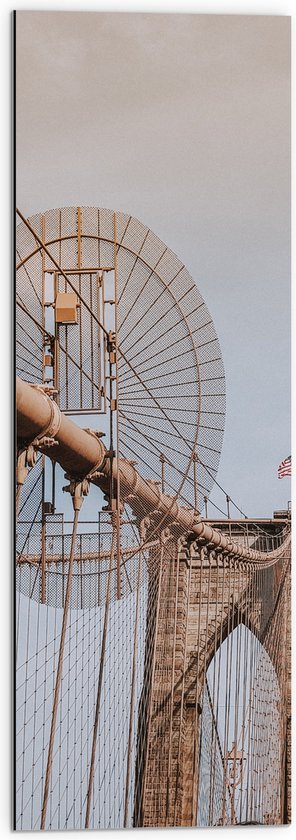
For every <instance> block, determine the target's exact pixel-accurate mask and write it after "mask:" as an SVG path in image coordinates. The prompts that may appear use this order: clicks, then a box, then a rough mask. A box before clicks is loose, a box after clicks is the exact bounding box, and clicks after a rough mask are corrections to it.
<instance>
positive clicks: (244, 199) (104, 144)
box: [16, 12, 290, 516]
mask: <svg viewBox="0 0 296 840" xmlns="http://www.w3.org/2000/svg"><path fill="white" fill-rule="evenodd" d="M289 74H290V19H289V18H288V17H273V16H270V17H265V16H262V17H260V16H243V15H236V16H233V15H229V16H226V15H218V16H216V15H214V16H213V15H164V14H161V15H153V14H151V15H149V14H118V13H116V14H103V13H85V12H84V13H83V12H73V13H72V12H60V13H58V12H40V13H39V12H33V13H32V12H18V13H17V102H16V116H17V201H18V205H19V207H20V209H21V210H22V212H23V213H24V214H25V215H27V216H30V215H32V214H34V213H38V212H41V211H43V210H46V209H48V208H50V207H59V206H66V205H72V204H73V205H78V204H79V205H84V204H85V205H94V206H103V207H110V208H112V209H116V210H122V211H124V212H128V213H130V214H132V215H133V216H136V217H137V218H139V219H140V220H141V221H142V222H143V223H144V224H146V225H148V226H149V227H150V228H151V229H152V230H153V231H154V232H155V233H156V234H157V235H158V236H159V237H160V238H161V239H163V241H164V242H165V243H166V244H167V245H168V246H169V247H170V248H172V250H173V251H175V252H176V253H177V254H178V256H179V257H180V258H181V259H182V261H183V262H184V263H185V265H186V267H187V268H188V269H189V271H190V272H191V274H192V276H193V278H194V280H195V282H196V284H197V286H198V288H199V289H200V291H201V293H202V295H203V297H204V299H205V302H206V304H207V306H208V307H209V310H210V312H211V315H212V317H213V320H214V323H215V326H216V330H217V333H218V337H219V339H220V344H221V349H222V355H223V359H224V366H225V372H226V386H227V413H226V428H225V437H224V444H223V449H222V456H221V462H220V468H219V472H218V480H219V482H220V483H221V484H222V485H223V487H225V489H226V490H227V491H228V493H230V494H231V495H232V496H233V498H234V499H235V501H236V502H237V503H238V504H240V505H242V507H243V509H244V510H245V511H246V512H247V513H248V514H249V515H251V516H270V515H272V512H273V510H274V509H276V508H282V507H286V503H287V500H288V499H290V480H289V479H288V478H285V479H283V480H282V481H279V480H278V478H277V467H278V464H279V463H280V462H281V461H282V460H283V458H285V457H286V456H287V455H289V454H290V400H289V397H290V393H289V392H290V345H289V341H290V297H289V295H290V255H289V250H290V241H289V240H290V220H289V212H290V206H289V205H290V170H289V161H290V126H289V104H290V89H289ZM213 498H215V499H216V501H217V502H218V503H219V504H221V502H222V499H221V496H220V495H219V494H218V495H216V494H215V496H213Z"/></svg>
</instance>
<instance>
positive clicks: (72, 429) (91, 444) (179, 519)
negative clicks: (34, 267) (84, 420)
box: [16, 379, 290, 565]
mask: <svg viewBox="0 0 296 840" xmlns="http://www.w3.org/2000/svg"><path fill="white" fill-rule="evenodd" d="M16 397H17V435H18V443H21V444H22V445H24V444H25V443H28V444H29V443H30V442H32V441H33V440H34V439H36V437H37V438H38V436H39V438H40V436H41V437H42V436H43V435H44V434H47V435H50V433H51V435H52V436H53V437H54V438H55V440H56V441H57V442H58V446H53V447H50V448H49V449H46V450H45V451H46V454H47V455H48V456H49V458H51V460H53V461H57V462H58V463H59V464H60V465H61V466H62V467H63V469H65V470H66V472H67V473H68V474H69V475H70V476H71V477H73V478H79V479H81V478H84V477H85V476H87V475H89V473H91V471H92V470H94V468H96V472H95V474H94V475H93V476H91V480H92V481H93V483H95V484H97V485H98V486H99V487H100V488H101V489H102V490H104V491H106V489H108V478H109V476H110V469H111V464H110V459H109V458H108V457H106V450H105V447H104V445H103V444H102V442H101V441H100V440H99V439H98V438H97V437H96V436H95V435H92V434H90V433H89V432H87V431H85V430H84V429H81V428H79V427H78V426H77V425H76V424H75V423H73V422H72V421H71V420H69V419H68V417H66V416H65V415H63V414H61V413H60V412H59V410H58V409H57V408H54V409H53V405H55V404H53V401H52V400H51V399H50V398H49V397H48V396H47V395H46V394H44V393H43V392H42V391H40V390H39V389H37V388H35V387H32V386H31V385H29V384H28V383H27V382H23V380H21V379H18V380H17V388H16ZM53 415H55V416H53ZM40 448H41V449H42V445H40ZM113 471H114V479H115V481H116V476H117V474H118V471H119V474H120V492H121V495H122V498H123V500H127V499H128V502H129V505H130V507H131V508H132V509H133V510H134V512H135V514H136V515H137V516H139V514H140V513H141V515H142V516H143V517H144V516H145V515H146V516H147V515H149V514H151V513H153V514H155V513H156V514H158V515H159V518H160V519H161V520H162V521H163V525H164V526H166V525H172V523H175V524H177V525H178V526H179V527H180V528H181V530H182V531H184V532H192V534H194V535H196V538H199V539H202V540H204V541H205V542H206V543H207V544H208V545H210V546H212V547H213V548H218V549H220V551H223V552H226V553H227V554H232V555H234V556H235V557H238V558H242V559H245V560H251V561H253V562H255V563H264V564H265V565H269V564H271V563H273V562H276V560H277V559H278V557H279V556H280V555H281V554H282V553H283V551H284V549H285V546H286V547H287V549H288V546H289V541H290V536H288V537H287V539H286V540H285V543H283V544H282V545H280V546H279V548H277V549H275V551H271V552H267V553H265V552H259V551H255V550H254V549H246V548H244V547H243V546H242V545H238V544H237V543H235V542H233V541H232V540H231V539H230V538H229V537H228V536H227V535H225V534H222V533H221V532H220V531H217V530H216V529H214V528H212V527H211V525H208V524H207V523H206V522H205V521H202V520H201V521H196V515H195V513H194V510H193V509H192V508H190V507H188V508H187V507H181V506H180V505H179V504H178V503H177V501H176V500H175V499H174V498H172V497H170V496H167V495H166V494H164V493H162V492H161V490H160V489H159V487H158V486H157V485H156V484H155V483H154V482H153V481H147V480H145V479H143V478H142V477H141V476H140V475H139V473H138V472H137V470H136V469H135V467H134V466H133V464H132V463H130V462H129V461H126V460H124V459H122V458H120V459H118V460H117V459H116V458H114V460H113Z"/></svg>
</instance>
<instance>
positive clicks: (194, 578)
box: [134, 520, 291, 827]
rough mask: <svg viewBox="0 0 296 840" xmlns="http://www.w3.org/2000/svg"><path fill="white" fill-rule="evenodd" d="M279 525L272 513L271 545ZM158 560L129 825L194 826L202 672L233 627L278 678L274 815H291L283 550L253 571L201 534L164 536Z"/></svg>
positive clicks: (237, 534) (252, 527)
mask: <svg viewBox="0 0 296 840" xmlns="http://www.w3.org/2000/svg"><path fill="white" fill-rule="evenodd" d="M229 527H230V528H231V536H232V537H234V538H235V541H236V542H237V543H238V542H239V541H240V540H242V536H241V534H242V530H241V526H240V525H239V524H238V523H235V522H232V523H231V525H229V524H224V525H222V523H219V528H222V530H223V528H224V530H226V529H228V528H229ZM247 527H248V535H249V540H250V545H252V546H253V547H255V548H259V549H260V548H261V546H260V538H258V536H257V535H258V524H257V523H256V522H248V523H247ZM280 527H282V524H281V523H280V522H279V521H275V520H274V521H270V522H269V524H268V525H265V526H264V530H265V532H266V531H267V530H268V533H269V535H270V542H271V540H272V538H273V537H274V536H275V534H276V533H277V531H278V529H279V528H280ZM244 533H245V530H244ZM244 539H245V537H244ZM265 539H268V538H266V537H265ZM267 549H268V546H267ZM160 559H161V562H160V564H158V563H156V562H155V561H154V560H153V558H151V565H150V597H149V601H148V609H147V632H146V651H145V668H144V670H145V682H144V687H143V690H142V696H141V703H140V713H139V725H138V756H137V773H136V789H135V812H134V824H135V825H144V826H150V827H153V826H154V827H155V826H192V825H196V824H197V812H198V790H199V766H200V730H201V720H202V710H203V702H204V697H205V685H206V672H207V668H208V666H209V663H210V662H211V660H212V658H213V656H214V655H215V653H216V651H217V650H218V649H219V647H220V646H221V645H222V643H223V641H224V640H225V639H226V638H227V637H229V635H230V634H231V632H232V631H233V630H234V629H235V628H236V627H237V626H238V625H241V624H243V625H245V626H246V627H248V629H249V630H250V631H251V632H252V636H253V637H254V638H255V639H256V640H257V645H258V643H259V642H260V645H262V646H263V647H264V649H265V651H266V652H267V654H268V657H269V658H270V660H271V662H272V665H273V667H274V669H275V672H276V676H277V680H278V685H279V692H280V710H279V715H280V733H281V737H280V741H281V742H280V756H279V765H280V771H279V772H280V787H281V795H280V800H279V803H278V807H277V813H274V814H273V815H272V818H273V821H274V822H277V823H283V822H290V820H291V787H290V781H291V780H290V747H291V729H290V657H289V650H290V629H291V628H290V573H289V569H290V557H289V549H288V550H287V548H286V549H285V551H284V552H283V555H282V557H281V558H279V559H278V561H277V562H276V563H274V564H273V565H271V566H268V567H265V568H264V567H262V566H261V567H259V568H256V567H255V566H254V565H252V564H248V563H246V562H242V561H241V560H237V559H236V558H235V557H231V556H230V557H229V556H228V557H226V556H225V555H224V554H223V553H219V550H217V549H215V550H214V549H213V550H211V547H210V546H206V545H203V544H202V541H199V542H198V541H197V542H193V543H191V544H190V543H188V542H186V541H185V540H183V541H182V540H179V541H176V540H175V539H174V538H173V537H172V535H170V536H167V537H166V539H164V540H163V542H162V545H161V550H160ZM223 758H224V759H225V757H223ZM224 784H226V781H225V783H224ZM224 798H225V797H224ZM223 810H224V814H223ZM235 821H237V820H235ZM223 822H225V803H224V809H223V803H221V816H220V824H221V823H222V824H223Z"/></svg>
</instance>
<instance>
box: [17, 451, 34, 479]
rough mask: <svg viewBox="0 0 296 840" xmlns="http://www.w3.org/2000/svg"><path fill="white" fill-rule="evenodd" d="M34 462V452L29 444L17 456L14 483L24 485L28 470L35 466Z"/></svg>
mask: <svg viewBox="0 0 296 840" xmlns="http://www.w3.org/2000/svg"><path fill="white" fill-rule="evenodd" d="M36 460H37V454H36V451H35V449H34V446H33V444H31V443H30V444H29V446H27V447H26V449H22V451H21V452H20V453H19V455H18V459H17V467H16V482H17V484H18V485H23V484H24V483H25V480H26V478H27V475H28V472H29V469H31V468H32V467H34V466H35V464H36Z"/></svg>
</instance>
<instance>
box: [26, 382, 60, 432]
mask: <svg viewBox="0 0 296 840" xmlns="http://www.w3.org/2000/svg"><path fill="white" fill-rule="evenodd" d="M36 389H37V390H39V391H43V393H44V397H45V399H46V400H47V403H48V405H49V407H50V420H49V422H48V423H47V425H46V426H45V427H44V429H42V430H41V431H40V432H39V434H38V435H36V437H35V438H34V440H32V441H31V443H32V446H43V445H44V441H45V440H46V439H50V440H53V439H54V438H55V436H56V435H57V434H58V432H59V430H60V427H61V422H62V414H61V412H60V409H59V406H58V404H57V403H56V402H55V401H54V400H51V399H50V397H48V396H47V394H46V393H45V391H44V390H43V388H42V387H40V386H38V385H37V386H36ZM45 446H47V443H46V444H45Z"/></svg>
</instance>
